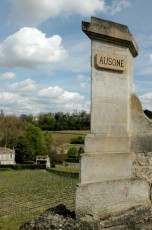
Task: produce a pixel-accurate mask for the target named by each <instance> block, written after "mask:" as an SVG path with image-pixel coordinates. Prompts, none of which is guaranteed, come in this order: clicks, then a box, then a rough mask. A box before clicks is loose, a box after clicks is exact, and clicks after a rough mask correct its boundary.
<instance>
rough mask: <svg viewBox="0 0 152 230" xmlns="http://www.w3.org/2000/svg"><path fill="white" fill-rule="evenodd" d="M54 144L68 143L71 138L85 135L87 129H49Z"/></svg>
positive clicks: (87, 131)
mask: <svg viewBox="0 0 152 230" xmlns="http://www.w3.org/2000/svg"><path fill="white" fill-rule="evenodd" d="M50 133H51V134H52V138H53V144H54V145H55V146H61V145H64V144H65V143H70V140H71V139H72V138H77V137H79V136H80V137H85V136H86V135H87V134H88V133H90V131H89V130H64V131H50Z"/></svg>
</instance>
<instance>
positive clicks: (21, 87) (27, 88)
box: [9, 78, 37, 93]
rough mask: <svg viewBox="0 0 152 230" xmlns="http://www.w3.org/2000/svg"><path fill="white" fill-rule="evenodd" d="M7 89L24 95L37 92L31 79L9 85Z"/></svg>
mask: <svg viewBox="0 0 152 230" xmlns="http://www.w3.org/2000/svg"><path fill="white" fill-rule="evenodd" d="M9 88H10V89H12V90H15V91H20V92H24V93H29V92H34V91H36V90H37V86H36V85H35V81H33V80H31V79H29V78H28V79H26V80H24V81H20V82H16V83H13V84H11V85H9Z"/></svg>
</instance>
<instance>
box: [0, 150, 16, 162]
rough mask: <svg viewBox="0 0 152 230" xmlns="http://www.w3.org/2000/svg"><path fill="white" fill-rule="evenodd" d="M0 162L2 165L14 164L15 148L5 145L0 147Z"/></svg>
mask: <svg viewBox="0 0 152 230" xmlns="http://www.w3.org/2000/svg"><path fill="white" fill-rule="evenodd" d="M0 164H2V165H13V164H15V150H14V149H9V148H6V147H0Z"/></svg>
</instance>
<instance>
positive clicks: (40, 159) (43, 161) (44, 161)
mask: <svg viewBox="0 0 152 230" xmlns="http://www.w3.org/2000/svg"><path fill="white" fill-rule="evenodd" d="M36 164H46V168H50V158H49V157H48V156H36Z"/></svg>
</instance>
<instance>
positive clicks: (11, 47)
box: [0, 27, 66, 68]
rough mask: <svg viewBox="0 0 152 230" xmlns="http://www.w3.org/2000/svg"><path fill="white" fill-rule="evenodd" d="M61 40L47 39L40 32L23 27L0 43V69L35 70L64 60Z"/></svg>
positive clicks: (55, 38) (64, 55) (57, 38)
mask: <svg viewBox="0 0 152 230" xmlns="http://www.w3.org/2000/svg"><path fill="white" fill-rule="evenodd" d="M61 43H62V38H61V37H60V36H59V35H54V36H52V37H49V38H47V37H46V35H45V34H44V33H42V32H41V31H40V30H38V29H36V28H32V27H24V28H22V29H20V30H19V31H18V32H16V33H15V34H13V35H11V36H9V37H7V38H6V39H5V40H4V41H3V42H2V43H0V67H25V68H35V67H37V66H38V65H41V64H46V63H55V62H60V61H62V60H64V58H65V57H66V51H65V49H64V48H63V46H62V44H61Z"/></svg>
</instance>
